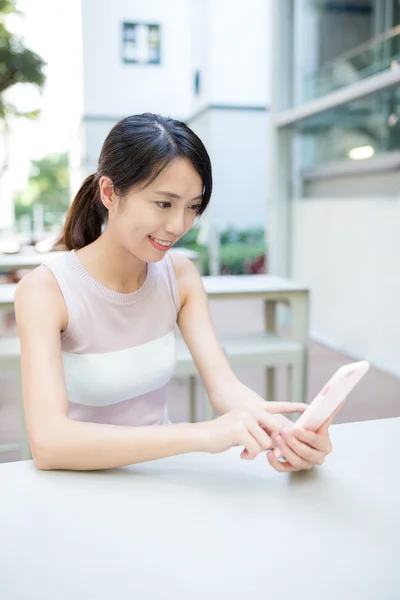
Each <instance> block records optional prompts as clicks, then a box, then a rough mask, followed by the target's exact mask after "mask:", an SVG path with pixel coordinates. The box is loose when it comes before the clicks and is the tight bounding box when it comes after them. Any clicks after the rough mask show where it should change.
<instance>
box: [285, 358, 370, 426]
mask: <svg viewBox="0 0 400 600" xmlns="http://www.w3.org/2000/svg"><path fill="white" fill-rule="evenodd" d="M368 369H369V362H368V361H366V360H361V361H359V362H354V363H350V364H348V365H344V366H343V367H340V369H338V370H337V371H336V373H335V374H334V375H333V376H332V377H331V378H330V380H329V381H328V383H327V384H326V385H325V386H324V387H323V388H322V390H321V391H320V392H319V394H318V395H317V396H316V397H315V398H314V400H313V401H312V402H311V403H310V404H309V406H308V407H307V408H306V410H305V411H304V412H303V413H302V414H301V415H300V417H299V418H298V419H297V421H296V426H297V425H299V426H300V427H303V429H310V430H311V431H316V430H317V429H319V427H321V425H322V424H323V423H325V421H326V420H327V419H329V417H330V416H331V414H332V413H333V412H334V411H335V410H336V409H337V408H338V406H339V405H340V404H342V402H343V401H344V400H345V399H346V397H347V395H348V394H349V393H350V392H351V390H352V389H353V388H354V386H355V385H357V383H358V382H359V381H360V379H361V378H362V377H364V375H365V374H366V372H367V371H368Z"/></svg>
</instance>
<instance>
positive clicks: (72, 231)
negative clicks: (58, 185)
mask: <svg viewBox="0 0 400 600" xmlns="http://www.w3.org/2000/svg"><path fill="white" fill-rule="evenodd" d="M178 158H187V159H189V160H190V162H191V163H192V165H193V167H194V168H195V169H196V171H197V173H198V174H199V175H200V177H201V180H202V182H203V199H202V202H201V206H200V208H199V211H198V214H199V215H201V214H202V213H203V212H204V211H205V209H206V208H207V205H208V203H209V201H210V197H211V191H212V170H211V162H210V157H209V155H208V153H207V150H206V149H205V147H204V144H203V142H202V141H201V140H200V138H199V137H198V136H197V135H196V134H195V133H194V132H193V131H192V130H191V129H190V128H189V127H188V126H187V125H185V123H182V122H181V121H176V120H175V119H171V118H166V117H161V116H160V115H156V114H152V113H144V114H141V115H133V116H130V117H126V118H125V119H122V120H121V121H119V122H118V123H117V124H116V125H115V126H114V127H113V128H112V129H111V131H110V133H109V134H108V136H107V138H106V139H105V141H104V144H103V147H102V150H101V153H100V158H99V164H98V169H97V172H96V173H94V174H93V175H89V177H87V178H86V179H85V181H84V182H83V184H82V186H81V188H80V189H79V191H78V193H77V194H76V196H75V198H74V201H73V202H72V204H71V206H70V208H69V211H68V214H67V218H66V221H65V225H64V229H63V232H62V234H61V236H60V238H59V240H58V242H57V247H60V246H61V247H64V248H66V249H67V250H72V249H75V250H78V249H79V248H83V246H87V245H88V244H90V243H91V242H94V240H95V239H97V238H98V237H99V236H100V235H101V232H102V227H103V225H104V223H105V222H106V220H107V214H108V211H107V209H106V208H105V206H104V205H103V203H102V202H101V199H100V188H99V180H100V177H102V176H106V177H109V178H110V179H111V180H112V182H113V185H114V190H115V192H116V193H117V194H118V195H119V196H121V197H123V196H124V194H125V193H126V192H128V190H129V189H130V188H131V187H133V186H138V185H140V184H144V186H146V185H148V184H150V183H151V182H152V181H154V180H155V179H156V177H157V176H158V175H159V174H160V173H161V171H162V170H163V169H164V168H165V167H166V166H167V165H169V164H170V163H172V162H173V161H174V160H176V159H178Z"/></svg>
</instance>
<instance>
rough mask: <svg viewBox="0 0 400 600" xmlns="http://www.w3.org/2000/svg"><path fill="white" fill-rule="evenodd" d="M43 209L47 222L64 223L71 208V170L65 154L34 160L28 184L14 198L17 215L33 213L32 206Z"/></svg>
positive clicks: (50, 223)
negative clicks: (38, 205) (69, 170)
mask: <svg viewBox="0 0 400 600" xmlns="http://www.w3.org/2000/svg"><path fill="white" fill-rule="evenodd" d="M36 204H40V205H41V206H43V209H44V220H45V225H50V226H51V225H54V224H55V223H62V221H63V219H64V216H65V213H66V212H67V210H68V208H69V173H68V156H67V154H66V153H62V154H53V155H49V156H44V157H43V158H41V159H40V160H34V161H32V168H31V175H30V177H29V181H28V186H27V187H26V189H25V190H24V191H23V192H21V193H20V194H19V195H18V196H17V198H16V199H15V201H14V209H15V218H16V219H20V218H21V217H22V216H23V215H29V216H32V212H33V207H34V206H35V205H36Z"/></svg>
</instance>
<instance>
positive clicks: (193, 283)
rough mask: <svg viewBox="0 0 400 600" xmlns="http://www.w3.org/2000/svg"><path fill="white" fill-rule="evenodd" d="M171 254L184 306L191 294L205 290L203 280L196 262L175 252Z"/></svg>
mask: <svg viewBox="0 0 400 600" xmlns="http://www.w3.org/2000/svg"><path fill="white" fill-rule="evenodd" d="M170 256H171V260H172V264H173V267H174V271H175V276H176V281H177V284H178V288H179V295H180V298H181V305H182V306H183V304H185V302H187V300H188V299H189V298H190V296H192V295H193V294H198V293H199V292H200V293H203V292H204V286H203V281H202V279H201V275H200V273H199V271H198V270H197V268H196V266H195V264H194V263H193V262H192V261H191V260H190V259H188V258H187V257H186V256H182V255H181V254H177V253H176V254H175V253H174V252H171V254H170ZM204 293H205V292H204Z"/></svg>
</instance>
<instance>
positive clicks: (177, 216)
mask: <svg viewBox="0 0 400 600" xmlns="http://www.w3.org/2000/svg"><path fill="white" fill-rule="evenodd" d="M211 188H212V174H211V164H210V159H209V156H208V154H207V151H206V149H205V148H204V146H203V144H202V142H201V141H200V139H199V138H198V137H197V136H196V135H195V134H194V133H193V132H192V131H191V130H190V129H189V128H188V127H187V126H186V125H184V124H183V123H181V122H178V121H175V120H172V119H166V118H163V117H160V116H158V115H153V114H143V115H137V116H131V117H128V118H126V119H123V120H122V121H120V122H119V123H118V124H117V125H116V126H115V127H114V128H113V129H112V130H111V132H110V133H109V135H108V136H107V138H106V140H105V142H104V145H103V148H102V151H101V155H100V159H99V165H98V171H97V173H95V174H93V175H91V176H89V177H88V178H87V179H86V180H85V181H84V183H83V185H82V187H81V189H80V190H79V191H78V193H77V195H76V198H75V199H74V202H73V203H72V205H71V207H70V211H69V213H68V215H67V219H66V223H65V228H64V231H63V234H62V236H61V239H60V243H61V244H62V245H63V247H64V248H66V249H68V250H70V252H67V253H64V254H62V255H60V256H59V257H57V258H56V259H55V260H53V261H50V262H49V263H48V264H44V265H42V266H40V267H39V268H37V269H35V270H34V271H32V272H31V273H29V274H28V275H27V276H25V277H24V278H23V279H22V281H21V282H20V284H19V285H18V288H17V291H16V296H15V308H16V316H17V323H18V329H19V334H20V339H21V360H22V379H23V395H24V407H25V415H26V423H27V429H28V435H29V442H30V445H31V451H32V455H33V458H34V461H35V464H36V465H37V467H38V468H39V469H72V470H81V469H82V470H89V469H104V468H111V467H118V466H122V465H126V464H132V463H138V462H141V461H148V460H153V459H157V458H162V457H166V456H172V455H176V454H180V453H186V452H192V451H205V452H212V453H216V452H222V451H224V450H226V449H228V448H230V447H232V446H235V445H240V446H243V447H244V450H243V452H242V454H241V456H242V457H243V458H247V459H252V458H254V457H255V456H257V454H259V453H260V452H262V451H265V450H267V449H270V448H271V447H276V446H278V447H279V448H280V450H281V452H282V453H283V455H284V456H285V457H286V459H287V462H284V463H282V462H279V461H278V460H277V459H276V457H275V456H274V455H273V453H268V460H269V462H270V464H271V465H272V467H274V468H275V469H277V470H278V471H293V470H299V469H307V468H311V467H312V466H313V465H315V464H322V462H323V461H324V458H325V456H326V454H327V453H328V452H330V450H331V445H330V441H329V436H328V424H325V426H324V427H323V429H322V430H321V431H319V432H318V433H317V434H315V433H311V432H306V431H304V430H301V429H299V430H298V431H296V430H294V431H292V432H290V431H289V427H288V428H287V429H286V428H283V429H282V425H283V423H285V422H286V423H287V424H288V423H289V422H287V421H285V420H283V419H284V417H282V416H281V415H279V414H277V413H283V412H292V411H302V410H304V406H303V405H298V404H297V405H293V404H291V403H267V402H265V401H264V400H263V399H262V398H260V397H259V396H258V395H257V394H256V393H255V392H253V391H252V390H250V389H249V388H247V387H245V386H244V385H243V384H242V383H241V382H240V381H238V379H237V378H236V377H235V375H234V374H233V372H232V371H231V369H230V367H229V364H228V362H227V360H226V359H225V356H224V353H223V351H222V349H221V346H220V344H219V342H218V339H217V337H216V334H215V331H214V328H213V325H212V323H211V319H210V315H209V310H208V303H207V297H206V294H205V291H204V288H203V285H202V281H201V278H200V276H199V274H198V272H197V270H196V269H195V267H194V266H193V265H192V263H190V262H189V261H188V260H186V259H184V258H182V257H180V256H169V255H168V250H169V249H170V248H171V246H172V245H173V244H174V243H175V242H176V241H177V240H178V239H179V238H180V237H182V236H183V235H184V234H185V233H186V232H187V231H188V230H189V229H190V228H191V227H192V225H193V222H194V220H195V218H196V216H198V215H201V214H202V213H203V211H204V210H205V209H206V207H207V205H208V203H209V200H210V196H211ZM176 323H178V325H179V327H180V330H181V332H182V336H183V338H184V340H185V341H186V343H187V345H188V347H189V349H190V351H191V353H192V355H193V358H194V360H195V363H196V365H197V367H198V370H199V373H200V375H201V377H202V379H203V382H204V385H205V387H206V390H207V392H208V395H209V398H210V402H211V404H212V406H213V408H214V410H215V411H216V413H217V414H219V415H221V416H219V417H218V418H216V419H214V420H213V421H211V422H202V423H194V424H188V423H185V424H170V423H169V422H168V416H167V412H166V406H165V386H166V384H167V382H168V381H169V379H170V378H171V377H172V375H173V371H174V362H175V338H174V328H175V325H176ZM274 413H276V414H274ZM166 425H168V426H166ZM279 432H280V433H279ZM278 433H279V435H278Z"/></svg>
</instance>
